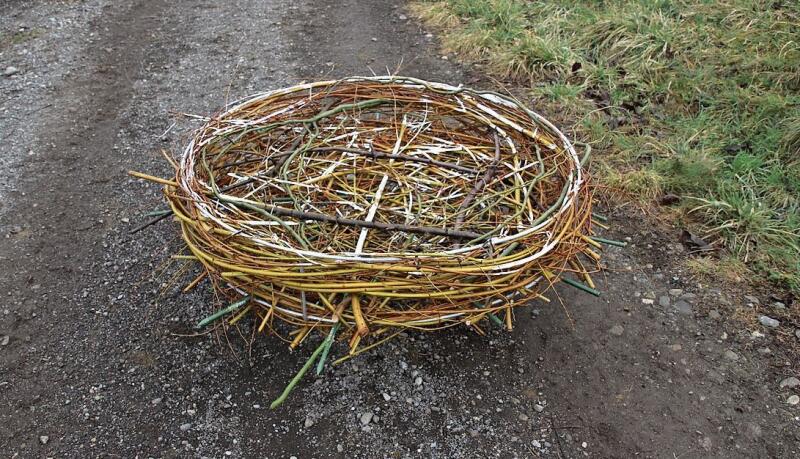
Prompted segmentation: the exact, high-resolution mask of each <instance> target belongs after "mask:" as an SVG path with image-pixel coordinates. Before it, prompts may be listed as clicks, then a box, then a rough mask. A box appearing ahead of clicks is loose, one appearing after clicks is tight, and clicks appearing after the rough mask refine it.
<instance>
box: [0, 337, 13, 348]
mask: <svg viewBox="0 0 800 459" xmlns="http://www.w3.org/2000/svg"><path fill="white" fill-rule="evenodd" d="M10 341H11V337H10V336H8V335H3V337H2V338H0V346H8V343H9V342H10Z"/></svg>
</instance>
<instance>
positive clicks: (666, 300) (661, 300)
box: [658, 295, 669, 308]
mask: <svg viewBox="0 0 800 459" xmlns="http://www.w3.org/2000/svg"><path fill="white" fill-rule="evenodd" d="M658 304H659V306H661V307H662V308H666V307H667V306H669V297H668V296H667V295H662V296H660V297H658Z"/></svg>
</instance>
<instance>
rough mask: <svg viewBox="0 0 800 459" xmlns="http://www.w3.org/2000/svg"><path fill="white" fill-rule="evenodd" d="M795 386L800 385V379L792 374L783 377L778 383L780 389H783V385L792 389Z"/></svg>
mask: <svg viewBox="0 0 800 459" xmlns="http://www.w3.org/2000/svg"><path fill="white" fill-rule="evenodd" d="M797 386H800V379H797V378H795V377H794V376H791V377H789V378H786V379H784V380H783V381H781V384H780V387H781V389H783V388H784V387H788V388H789V389H794V388H795V387H797Z"/></svg>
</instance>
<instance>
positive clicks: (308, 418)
mask: <svg viewBox="0 0 800 459" xmlns="http://www.w3.org/2000/svg"><path fill="white" fill-rule="evenodd" d="M303 425H304V426H305V427H306V429H308V428H309V427H311V426H313V425H314V420H313V419H311V416H306V420H305V422H304V423H303Z"/></svg>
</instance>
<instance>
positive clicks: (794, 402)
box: [786, 395, 800, 406]
mask: <svg viewBox="0 0 800 459" xmlns="http://www.w3.org/2000/svg"><path fill="white" fill-rule="evenodd" d="M786 403H788V404H789V405H792V406H794V405H797V404H798V403H800V396H798V395H792V396H791V397H789V398H787V399H786Z"/></svg>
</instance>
